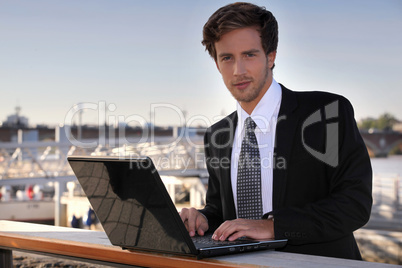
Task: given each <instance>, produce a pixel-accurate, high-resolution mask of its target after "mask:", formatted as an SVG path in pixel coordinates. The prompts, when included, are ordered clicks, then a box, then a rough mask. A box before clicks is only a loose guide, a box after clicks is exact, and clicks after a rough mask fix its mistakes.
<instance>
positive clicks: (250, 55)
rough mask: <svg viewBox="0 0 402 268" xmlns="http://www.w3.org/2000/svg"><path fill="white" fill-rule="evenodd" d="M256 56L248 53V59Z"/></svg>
mask: <svg viewBox="0 0 402 268" xmlns="http://www.w3.org/2000/svg"><path fill="white" fill-rule="evenodd" d="M254 56H255V54H253V53H248V54H247V57H248V58H251V57H254Z"/></svg>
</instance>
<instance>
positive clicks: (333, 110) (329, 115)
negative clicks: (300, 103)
mask: <svg viewBox="0 0 402 268" xmlns="http://www.w3.org/2000/svg"><path fill="white" fill-rule="evenodd" d="M338 108H339V103H338V101H334V102H332V103H330V104H328V105H326V106H325V107H324V114H325V118H322V115H321V109H319V110H317V111H315V112H314V113H313V114H311V115H310V116H309V117H308V118H307V119H306V120H305V121H304V123H303V125H302V143H303V146H304V148H305V149H306V150H307V151H308V152H309V153H310V154H312V155H313V156H314V157H315V158H317V159H318V160H320V161H322V162H324V163H326V164H328V165H329V166H331V167H337V166H338V163H339V151H338V150H339V123H338V122H330V123H327V124H326V143H325V152H323V153H322V152H319V151H317V150H315V149H313V148H311V147H310V146H309V145H307V144H306V142H305V136H304V132H305V129H306V128H308V127H309V126H312V125H313V124H315V123H318V122H321V121H322V120H326V121H327V120H333V119H335V118H338V117H339V111H338Z"/></svg>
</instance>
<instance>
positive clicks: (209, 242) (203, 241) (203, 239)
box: [192, 235, 245, 246]
mask: <svg viewBox="0 0 402 268" xmlns="http://www.w3.org/2000/svg"><path fill="white" fill-rule="evenodd" d="M192 239H193V242H194V244H196V245H205V246H228V245H236V244H244V242H245V239H243V238H239V239H237V240H235V241H228V240H225V241H219V240H213V239H212V235H207V236H194V237H192Z"/></svg>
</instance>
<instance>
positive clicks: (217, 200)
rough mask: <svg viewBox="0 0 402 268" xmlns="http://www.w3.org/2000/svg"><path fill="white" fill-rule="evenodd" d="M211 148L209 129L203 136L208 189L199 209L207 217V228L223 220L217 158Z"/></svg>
mask: <svg viewBox="0 0 402 268" xmlns="http://www.w3.org/2000/svg"><path fill="white" fill-rule="evenodd" d="M211 150H213V148H212V146H211V131H210V129H209V130H207V132H206V133H205V136H204V153H205V161H206V166H207V170H208V174H209V179H208V190H207V195H206V205H205V207H204V208H203V209H201V210H199V211H200V212H201V213H202V214H204V215H205V216H206V217H207V219H208V225H209V230H215V229H216V228H218V227H219V225H220V224H221V223H222V222H223V217H222V215H223V213H222V199H221V190H220V182H219V179H218V174H219V164H218V163H217V162H216V161H219V160H218V158H217V157H215V156H213V155H212V153H211Z"/></svg>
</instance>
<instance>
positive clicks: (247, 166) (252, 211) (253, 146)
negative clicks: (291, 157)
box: [237, 117, 263, 219]
mask: <svg viewBox="0 0 402 268" xmlns="http://www.w3.org/2000/svg"><path fill="white" fill-rule="evenodd" d="M244 125H245V136H244V139H243V142H242V145H241V151H240V156H239V165H238V171H237V215H238V217H239V218H243V219H261V217H262V213H263V211H262V194H261V160H260V159H261V158H260V152H259V149H258V143H257V138H256V136H255V133H254V130H255V128H256V126H257V125H256V124H255V122H254V121H253V119H251V117H248V118H247V119H246V121H245V122H244Z"/></svg>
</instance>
